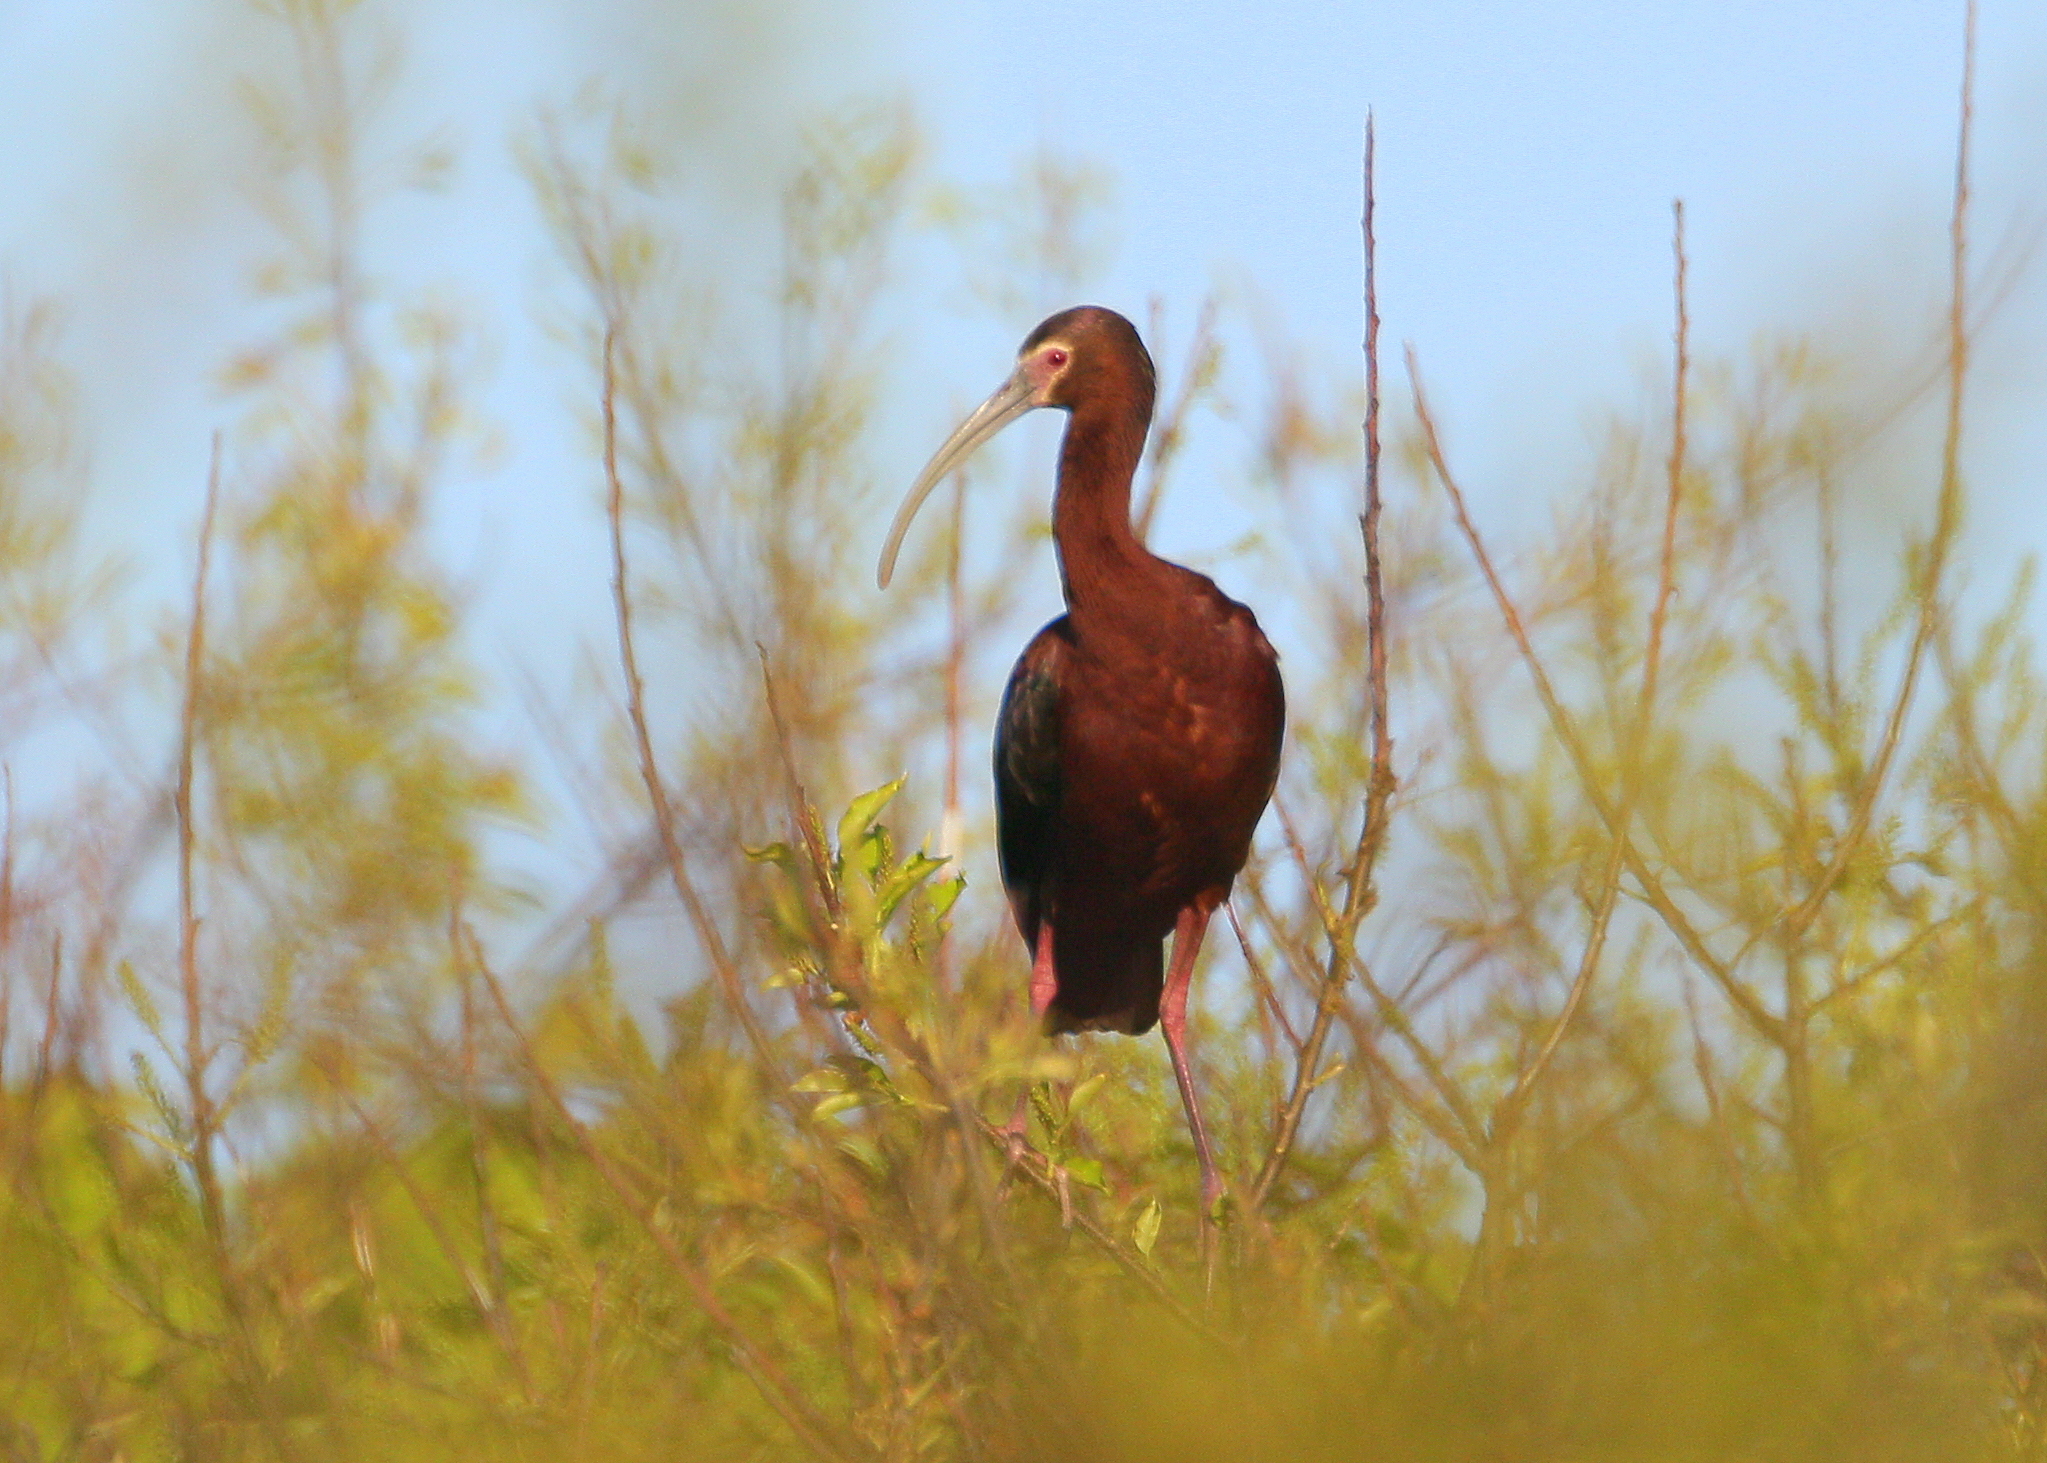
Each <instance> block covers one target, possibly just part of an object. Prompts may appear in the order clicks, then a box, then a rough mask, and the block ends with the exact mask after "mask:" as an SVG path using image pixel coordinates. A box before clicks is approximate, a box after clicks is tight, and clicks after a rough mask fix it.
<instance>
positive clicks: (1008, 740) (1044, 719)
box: [880, 307, 1286, 1207]
mask: <svg viewBox="0 0 2047 1463" xmlns="http://www.w3.org/2000/svg"><path fill="white" fill-rule="evenodd" d="M1155 394H1156V386H1155V383H1154V379H1153V372H1152V364H1151V357H1150V356H1149V355H1148V354H1147V353H1146V352H1145V349H1144V345H1143V342H1142V341H1140V340H1139V339H1138V336H1137V332H1136V330H1135V329H1133V328H1132V327H1131V325H1130V322H1129V321H1127V320H1125V319H1124V318H1123V317H1122V316H1121V315H1118V314H1116V313H1115V312H1113V311H1110V310H1103V309H1098V308H1094V307H1082V308H1080V309H1075V310H1067V311H1064V312H1062V313H1060V314H1058V315H1054V316H1052V317H1051V318H1050V319H1049V320H1046V321H1045V322H1044V323H1043V324H1042V325H1040V326H1039V327H1038V328H1037V329H1036V330H1035V331H1033V332H1032V333H1031V335H1030V336H1029V337H1028V338H1027V339H1026V340H1025V341H1024V344H1023V348H1022V350H1021V351H1019V352H1018V364H1017V368H1016V371H1015V372H1014V374H1013V375H1012V376H1011V377H1010V379H1009V381H1008V382H1006V383H1005V384H1004V385H1003V386H1002V388H1001V389H1000V390H998V391H997V392H996V393H995V395H993V396H991V397H990V398H989V399H988V400H987V401H986V402H985V403H983V405H982V406H981V408H980V409H979V410H977V411H976V412H975V413H974V414H973V415H972V416H971V417H969V418H968V419H967V421H966V422H965V423H963V424H962V425H961V426H960V428H959V429H958V430H957V431H956V432H954V434H953V436H952V437H951V439H950V440H948V441H947V443H946V444H945V445H944V446H943V447H941V448H940V449H939V452H938V454H937V456H935V457H934V458H933V459H932V462H931V464H930V466H928V467H927V468H926V469H925V471H924V473H923V475H922V476H921V477H919V479H918V481H917V483H916V485H915V486H914V487H912V489H911V490H910V493H909V495H908V497H907V498H906V499H905V501H904V504H903V507H902V510H901V511H900V512H899V513H898V514H897V517H896V523H895V526H894V527H893V528H892V530H891V532H890V537H889V542H888V546H887V548H886V549H884V551H883V555H882V565H881V575H880V577H881V582H882V583H883V584H884V585H886V584H887V582H888V578H889V575H890V573H891V572H892V570H893V568H894V563H895V554H896V550H897V548H898V547H899V546H900V544H901V540H902V535H903V532H904V530H905V529H906V528H907V527H908V524H909V520H910V518H911V516H912V515H913V514H914V513H915V512H916V510H917V507H918V505H919V504H920V503H922V502H923V500H924V498H925V496H926V495H928V493H929V492H930V490H931V488H932V487H933V486H934V485H935V484H936V483H937V482H938V481H939V480H940V479H941V478H942V477H943V476H944V475H945V474H946V473H947V472H949V471H950V470H951V469H952V468H953V467H954V466H955V465H956V464H957V463H959V462H960V461H962V460H963V459H964V458H965V456H966V455H967V454H968V453H970V452H971V451H972V450H973V449H974V448H975V447H977V446H978V445H979V444H980V443H981V442H983V441H985V440H987V438H988V437H990V436H992V435H993V434H994V433H995V432H996V431H997V430H999V429H1000V427H1001V426H1002V425H1003V424H1004V423H1006V422H1008V421H1010V420H1012V419H1013V418H1015V417H1017V416H1019V415H1021V414H1022V413H1023V412H1025V411H1028V410H1030V409H1031V408H1033V407H1038V406H1052V407H1059V408H1063V409H1064V410H1066V411H1067V412H1068V413H1069V421H1068V424H1067V428H1066V435H1065V439H1064V441H1063V442H1062V444H1061V447H1060V453H1059V485H1058V491H1057V493H1056V495H1055V497H1054V499H1053V507H1052V537H1053V542H1054V543H1055V545H1056V546H1057V548H1058V551H1059V567H1060V577H1061V580H1062V583H1063V587H1064V589H1065V595H1066V613H1065V614H1064V615H1062V616H1060V617H1059V618H1058V619H1056V620H1054V621H1052V623H1051V624H1049V625H1047V626H1045V628H1044V629H1042V630H1040V631H1039V632H1038V633H1037V635H1036V636H1035V637H1034V638H1033V639H1032V640H1031V642H1030V644H1029V645H1028V646H1027V647H1026V648H1025V650H1024V653H1023V655H1022V657H1021V658H1019V659H1018V661H1017V663H1016V668H1015V670H1014V671H1012V672H1011V674H1010V678H1009V685H1008V688H1007V689H1006V690H1005V691H1004V693H1003V697H1002V710H1001V713H1000V715H999V717H998V719H997V724H996V731H995V788H996V814H997V823H998V844H999V847H1000V853H1001V861H1002V882H1003V885H1004V886H1005V888H1007V890H1008V892H1009V901H1010V908H1011V910H1012V912H1013V913H1014V914H1015V917H1016V923H1017V929H1018V931H1019V932H1020V933H1021V934H1022V935H1023V938H1024V943H1025V945H1026V946H1027V947H1028V948H1029V950H1030V952H1031V1004H1032V1007H1033V1009H1034V1010H1035V1011H1036V1012H1037V1013H1038V1015H1039V1016H1040V1017H1041V1018H1042V1019H1043V1020H1044V1022H1045V1025H1046V1028H1047V1030H1049V1031H1053V1032H1059V1031H1075V1030H1104V1031H1121V1032H1128V1033H1131V1034H1133V1035H1134V1034H1138V1033H1142V1032H1145V1031H1148V1030H1150V1029H1151V1027H1152V1026H1153V1025H1154V1024H1162V1025H1163V1027H1164V1029H1165V1036H1166V1045H1167V1048H1168V1050H1169V1051H1170V1052H1171V1054H1172V1058H1173V1071H1174V1076H1175V1078H1176V1079H1177V1080H1178V1083H1179V1086H1180V1095H1181V1098H1182V1100H1183V1101H1184V1102H1185V1104H1186V1107H1187V1117H1188V1123H1189V1126H1190V1128H1191V1129H1192V1132H1193V1136H1194V1144H1195V1149H1196V1152H1197V1154H1198V1155H1199V1158H1200V1162H1201V1171H1202V1188H1203V1193H1204V1199H1205V1202H1206V1203H1207V1204H1208V1205H1209V1206H1211V1207H1212V1206H1213V1204H1214V1202H1215V1200H1216V1199H1217V1198H1218V1197H1219V1196H1220V1192H1221V1186H1220V1179H1219V1178H1218V1176H1217V1174H1216V1170H1215V1164H1214V1160H1213V1157H1212V1155H1211V1153H1210V1149H1209V1144H1208V1138H1207V1133H1206V1131H1205V1128H1204V1126H1203V1123H1202V1119H1201V1111H1200V1105H1199V1103H1198V1101H1197V1099H1196V1096H1195V1091H1194V1085H1193V1078H1192V1074H1191V1073H1190V1071H1189V1069H1188V1066H1187V1061H1186V1054H1185V1028H1186V1004H1187V984H1188V981H1189V979H1190V978H1191V976H1192V974H1193V969H1194V957H1195V955H1196V953H1197V952H1198V951H1199V949H1200V946H1201V939H1202V935H1203V933H1204V931H1205V930H1206V928H1207V924H1208V918H1209V916H1210V914H1212V913H1213V912H1214V910H1215V908H1216V906H1217V905H1218V904H1220V903H1222V902H1223V900H1225V899H1227V898H1228V897H1229V893H1230V887H1231V885H1232V883H1233V881H1234V880H1235V879H1236V876H1237V873H1238V871H1239V870H1241V869H1242V868H1243V866H1244V860H1245V858H1246V857H1247V856H1248V854H1249V852H1250V847H1251V835H1252V832H1253V831H1254V830H1255V829H1256V828H1257V826H1258V820H1259V818H1260V817H1261V816H1262V815H1263V813H1264V811H1265V805H1266V803H1267V801H1268V800H1269V799H1270V798H1271V796H1272V788H1273V782H1274V779H1275V778H1276V777H1277V775H1278V770H1279V754H1280V744H1281V740H1282V738H1283V735H1284V730H1285V722H1286V710H1285V694H1284V691H1283V689H1282V686H1281V682H1280V674H1279V657H1278V656H1277V654H1275V652H1274V651H1273V649H1272V646H1271V645H1270V644H1269V643H1268V642H1267V641H1266V639H1265V636H1264V634H1263V633H1262V632H1261V631H1260V630H1259V628H1258V622H1257V619H1256V618H1255V617H1254V616H1253V615H1252V613H1251V611H1250V610H1248V609H1246V608H1245V607H1244V606H1243V605H1241V604H1238V603H1237V602H1236V601H1235V600H1233V599H1231V598H1229V597H1228V596H1227V595H1225V594H1223V593H1222V591H1221V590H1219V589H1217V588H1216V587H1215V585H1214V583H1213V582H1211V581H1210V580H1209V579H1208V578H1207V577H1206V576H1204V575H1201V574H1197V573H1195V572H1194V571H1193V570H1191V569H1186V568H1182V567H1181V566H1180V565H1178V564H1172V563H1168V562H1167V561H1166V560H1164V559H1161V558H1159V557H1158V556H1157V555H1155V554H1153V553H1152V552H1151V551H1150V550H1149V549H1147V548H1145V546H1144V545H1143V544H1142V543H1141V542H1140V541H1139V540H1138V538H1137V535H1136V534H1135V533H1134V532H1133V531H1132V529H1131V525H1130V485H1131V480H1132V478H1133V477H1134V476H1135V474H1136V471H1137V465H1138V461H1139V459H1140V457H1141V456H1142V454H1143V451H1144V439H1145V435H1146V433H1147V432H1148V431H1149V429H1150V425H1151V414H1152V407H1153V402H1154V398H1155ZM1168 934H1172V935H1173V936H1174V941H1173V959H1172V964H1171V967H1170V969H1168V968H1167V967H1166V964H1165V960H1164V958H1163V956H1164V951H1163V942H1164V940H1165V937H1166V936H1167V935H1168Z"/></svg>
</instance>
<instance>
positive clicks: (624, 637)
mask: <svg viewBox="0 0 2047 1463" xmlns="http://www.w3.org/2000/svg"><path fill="white" fill-rule="evenodd" d="M617 340H618V327H617V324H616V323H615V322H614V321H606V322H605V327H604V403H603V405H604V480H605V484H606V486H607V488H608V492H607V495H606V500H605V516H606V517H607V519H608V520H609V521H610V525H611V598H612V609H613V613H614V616H615V618H616V620H617V624H618V658H619V664H620V666H621V667H622V669H623V671H624V673H625V689H626V713H627V715H628V717H629V718H630V720H631V722H632V728H633V743H634V746H635V748H636V750H637V751H638V754H639V763H640V779H641V781H642V782H644V783H645V784H646V788H647V801H648V802H649V803H650V804H651V805H652V807H653V811H654V827H655V829H656V831H657V832H658V833H659V834H660V838H661V852H662V854H663V855H664V856H665V857H666V859H667V862H668V875H669V878H670V880H671V881H672V882H673V883H674V885H675V893H676V895H677V897H678V898H680V899H681V900H682V904H683V908H684V909H685V910H686V911H688V914H689V919H690V924H691V925H692V926H693V927H694V928H695V930H696V933H697V939H698V940H699V941H701V942H702V944H703V947H704V953H705V954H706V955H707V956H709V957H710V961H711V970H712V972H713V974H714V975H715V976H716V978H717V981H718V985H719V988H720V989H721V990H722V991H723V993H724V996H725V1003H726V1005H727V1006H729V1007H730V1008H731V1011H732V1014H733V1016H734V1017H735V1018H736V1019H737V1020H738V1022H739V1024H740V1027H741V1028H742V1029H743V1030H744V1031H745V1033H746V1039H747V1041H748V1043H749V1044H750V1045H751V1046H752V1047H753V1050H754V1055H755V1056H756V1057H757V1058H758V1059H759V1061H760V1063H761V1068H762V1070H763V1071H764V1072H765V1073H766V1074H767V1076H768V1079H769V1081H771V1082H772V1083H773V1084H774V1085H775V1086H776V1087H777V1088H780V1087H782V1086H784V1085H786V1084H785V1083H784V1082H783V1080H782V1075H781V1067H780V1064H779V1063H778V1062H777V1061H776V1060H775V1055H774V1049H773V1048H772V1046H771V1045H770V1044H769V1042H768V1035H767V1032H766V1031H765V1030H763V1029H762V1027H761V1024H760V1019H759V1017H757V1016H756V1015H755V1014H754V1010H753V1007H752V1005H751V1004H750V1003H749V1002H748V1001H747V999H746V987H745V985H744V984H743V983H742V982H741V980H740V976H739V969H738V967H737V966H736V965H735V964H734V963H733V961H732V956H731V954H730V953H729V952H728V951H727V950H726V948H725V937H724V936H723V935H721V934H720V933H719V932H718V925H717V922H716V921H715V920H714V919H712V917H711V912H710V910H709V909H708V908H707V907H706V906H705V904H704V901H703V899H702V897H701V896H700V895H699V894H698V892H697V887H696V883H695V881H694V880H692V879H691V878H690V875H689V864H688V861H687V860H686V859H685V858H684V857H683V852H682V841H681V839H680V838H679V837H678V836H677V834H676V831H675V810H674V808H673V806H671V805H670V803H669V801H668V792H667V789H666V788H665V787H663V786H662V782H661V769H660V765H659V764H658V763H657V762H656V761H655V758H654V739H653V735H652V733H651V732H649V731H648V729H647V698H646V691H645V688H644V685H643V683H642V682H641V680H640V662H639V656H638V653H637V652H636V651H635V650H634V648H633V602H632V594H631V589H630V585H629V582H628V580H627V577H626V555H625V485H624V483H623V481H622V480H621V478H620V477H619V471H618V396H617V375H616V370H615V367H614V362H613V357H614V355H615V352H616V348H617Z"/></svg>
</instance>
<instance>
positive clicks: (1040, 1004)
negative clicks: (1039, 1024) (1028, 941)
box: [1031, 920, 1059, 1021]
mask: <svg viewBox="0 0 2047 1463" xmlns="http://www.w3.org/2000/svg"><path fill="white" fill-rule="evenodd" d="M1034 957H1035V958H1033V959H1032V961H1031V1014H1032V1015H1033V1016H1035V1017H1037V1018H1038V1020H1040V1021H1043V1020H1044V1019H1045V1013H1046V1012H1047V1011H1049V1010H1051V1009H1052V1001H1053V999H1054V998H1055V997H1057V996H1058V994H1059V977H1058V976H1057V975H1055V974H1053V972H1052V921H1050V920H1040V921H1039V922H1038V948H1037V950H1036V951H1035V952H1034Z"/></svg>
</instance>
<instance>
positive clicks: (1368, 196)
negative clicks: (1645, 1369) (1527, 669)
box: [1247, 112, 1395, 1213]
mask: <svg viewBox="0 0 2047 1463" xmlns="http://www.w3.org/2000/svg"><path fill="white" fill-rule="evenodd" d="M1373 142H1374V138H1373V127H1372V115H1371V113H1369V112H1367V113H1366V114H1365V160H1364V214H1363V216H1362V218H1361V219H1360V220H1359V227H1360V231H1361V233H1362V235H1363V240H1364V256H1365V298H1364V305H1365V340H1364V349H1365V422H1364V435H1365V511H1364V513H1363V514H1361V515H1360V516H1359V519H1358V530H1359V532H1360V533H1361V534H1362V535H1363V536H1364V542H1365V601H1366V610H1365V633H1366V638H1367V640H1368V642H1369V648H1370V657H1371V658H1370V667H1369V670H1368V672H1367V676H1368V684H1369V689H1370V694H1371V700H1372V713H1371V715H1372V770H1371V773H1370V781H1369V782H1368V783H1367V784H1366V788H1365V803H1364V809H1363V812H1362V814H1361V815H1360V826H1359V828H1358V838H1357V844H1356V846H1355V847H1354V848H1353V849H1352V851H1351V858H1350V865H1349V867H1348V868H1347V869H1346V870H1345V871H1344V881H1343V911H1342V913H1341V914H1340V915H1338V916H1337V917H1336V918H1335V920H1334V921H1333V922H1326V929H1327V931H1328V936H1329V957H1328V962H1327V964H1326V966H1325V967H1324V969H1323V974H1322V990H1321V994H1320V996H1319V998H1318V999H1317V1001H1316V1004H1315V1019H1314V1021H1313V1023H1312V1024H1311V1025H1310V1026H1309V1028H1308V1035H1307V1038H1306V1039H1305V1040H1304V1041H1303V1042H1302V1043H1301V1046H1300V1055H1299V1058H1298V1059H1297V1060H1296V1062H1295V1064H1294V1080H1293V1090H1292V1092H1291V1093H1290V1094H1289V1095H1288V1097H1287V1101H1286V1106H1285V1107H1284V1108H1282V1109H1281V1110H1280V1115H1279V1121H1278V1123H1277V1124H1275V1125H1274V1129H1273V1134H1272V1142H1271V1146H1270V1148H1269V1149H1268V1150H1267V1152H1266V1155H1265V1162H1264V1164H1263V1165H1262V1166H1261V1167H1260V1169H1259V1171H1258V1178H1257V1180H1256V1181H1255V1182H1254V1183H1253V1184H1252V1186H1251V1194H1250V1199H1249V1201H1248V1205H1247V1207H1248V1208H1249V1209H1250V1210H1251V1211H1252V1212H1254V1213H1255V1212H1256V1211H1257V1210H1258V1208H1259V1207H1260V1206H1261V1205H1263V1204H1264V1202H1265V1197H1266V1195H1267V1194H1269V1193H1271V1191H1272V1185H1273V1184H1274V1182H1275V1181H1277V1179H1278V1178H1279V1175H1280V1173H1281V1171H1282V1170H1284V1169H1285V1167H1286V1162H1287V1155H1288V1154H1289V1153H1290V1152H1291V1151H1292V1150H1293V1144H1294V1138H1295V1135H1296V1134H1298V1133H1299V1131H1300V1126H1301V1116H1302V1114H1303V1113H1305V1112H1306V1111H1307V1107H1308V1097H1309V1095H1310V1094H1311V1093H1313V1092H1314V1090H1315V1088H1316V1086H1317V1085H1318V1082H1319V1080H1320V1069H1321V1065H1322V1047H1323V1044H1324V1043H1325V1042H1326V1041H1328V1039H1329V1030H1330V1027H1331V1026H1333V1025H1334V1024H1335V1021H1336V1015H1337V1010H1338V1007H1339V1006H1340V1005H1341V1003H1342V1000H1343V987H1344V983H1345V982H1346V981H1347V980H1348V979H1349V978H1350V972H1351V970H1352V968H1353V966H1354V965H1360V964H1361V962H1358V961H1357V959H1356V951H1355V948H1354V947H1355V942H1356V939H1357V931H1358V926H1359V925H1360V924H1362V923H1363V922H1364V919H1365V916H1366V915H1368V914H1370V913H1371V911H1372V906H1373V905H1374V904H1375V903H1377V900H1378V890H1377V887H1376V885H1375V884H1374V883H1373V879H1372V875H1373V872H1374V870H1375V869H1376V868H1377V867H1378V862H1379V856H1380V854H1381V852H1383V851H1384V849H1385V847H1386V810H1387V805H1388V804H1389V803H1390V802H1391V801H1392V797H1393V789H1394V783H1395V779H1394V776H1393V739H1392V734H1391V732H1390V731H1389V730H1388V727H1387V722H1386V596H1385V588H1384V582H1383V577H1382V575H1381V572H1380V564H1379V283H1378V258H1377V246H1376V239H1375V236H1374V232H1373V220H1372V212H1373V208H1374V205H1375V201H1376V200H1375V196H1374V189H1373V176H1372V165H1373ZM1310 883H1311V884H1315V881H1314V880H1313V879H1312V877H1311V878H1310ZM1315 888H1316V902H1317V904H1318V906H1320V905H1322V904H1323V900H1322V896H1321V892H1320V885H1319V884H1315Z"/></svg>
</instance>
